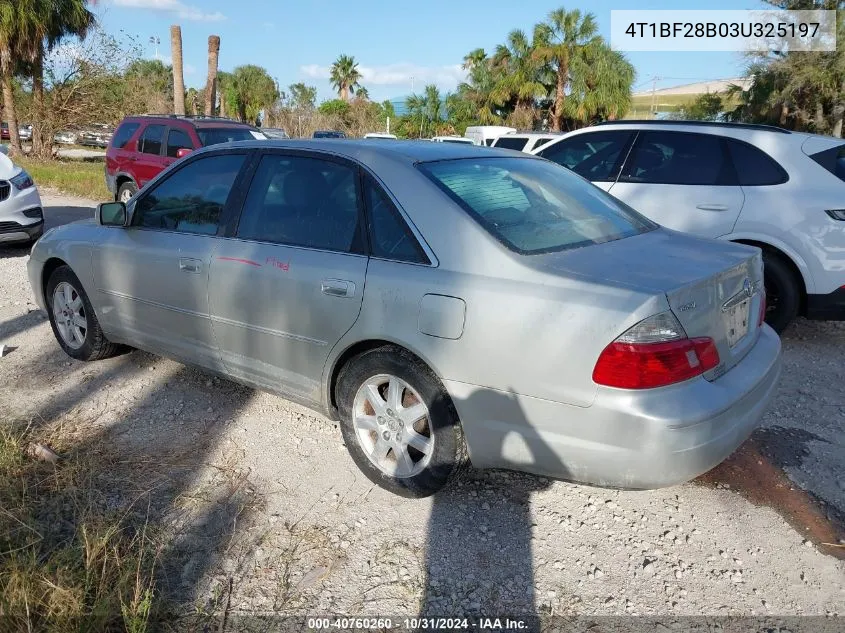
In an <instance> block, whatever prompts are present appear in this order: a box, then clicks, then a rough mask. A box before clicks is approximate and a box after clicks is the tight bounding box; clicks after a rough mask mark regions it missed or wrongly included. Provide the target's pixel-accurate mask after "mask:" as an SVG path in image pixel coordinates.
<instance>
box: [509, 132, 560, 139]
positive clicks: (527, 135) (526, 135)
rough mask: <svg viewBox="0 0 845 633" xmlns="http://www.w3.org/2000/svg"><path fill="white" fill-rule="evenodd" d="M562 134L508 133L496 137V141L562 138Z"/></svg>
mask: <svg viewBox="0 0 845 633" xmlns="http://www.w3.org/2000/svg"><path fill="white" fill-rule="evenodd" d="M562 135H563V132H510V133H508V134H502V135H501V136H498V137H497V139H500V138H555V137H556V136H562Z"/></svg>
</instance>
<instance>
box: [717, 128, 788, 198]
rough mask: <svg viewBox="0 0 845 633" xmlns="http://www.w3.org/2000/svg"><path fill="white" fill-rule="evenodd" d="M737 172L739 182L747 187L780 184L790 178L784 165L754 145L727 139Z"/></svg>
mask: <svg viewBox="0 0 845 633" xmlns="http://www.w3.org/2000/svg"><path fill="white" fill-rule="evenodd" d="M725 141H726V142H727V144H728V151H729V152H730V155H731V160H732V161H733V166H734V171H735V172H736V177H737V184H740V185H743V186H745V187H755V186H756V187H759V186H764V185H780V184H783V183H785V182H786V181H787V180H789V176H788V175H787V174H786V171H784V169H783V167H781V166H780V165H778V164H777V162H775V160H774V159H773V158H771V157H770V156H769V155H768V154H766V153H765V152H763V151H761V150H759V149H757V148H756V147H754V146H753V145H749V144H748V143H743V142H741V141H736V140H734V139H725Z"/></svg>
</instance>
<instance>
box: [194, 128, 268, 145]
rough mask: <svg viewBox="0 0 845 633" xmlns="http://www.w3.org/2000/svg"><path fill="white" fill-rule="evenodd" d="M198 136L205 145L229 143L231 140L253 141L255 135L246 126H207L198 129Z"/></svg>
mask: <svg viewBox="0 0 845 633" xmlns="http://www.w3.org/2000/svg"><path fill="white" fill-rule="evenodd" d="M197 136H199V137H200V143H202V145H203V147H208V146H209V145H217V144H218V143H229V142H231V141H251V140H253V139H254V138H255V137H254V136H253V135H252V132H250V130H249V128H245V127H233V128H228V127H207V128H199V129H197Z"/></svg>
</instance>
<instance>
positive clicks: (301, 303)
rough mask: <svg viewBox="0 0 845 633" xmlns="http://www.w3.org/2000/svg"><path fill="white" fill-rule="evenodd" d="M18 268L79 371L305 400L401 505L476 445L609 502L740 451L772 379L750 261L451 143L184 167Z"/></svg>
mask: <svg viewBox="0 0 845 633" xmlns="http://www.w3.org/2000/svg"><path fill="white" fill-rule="evenodd" d="M29 277H30V281H31V283H32V288H33V291H34V293H35V296H36V298H37V301H38V302H39V304H40V305H41V307H42V308H43V309H45V310H46V311H47V313H48V314H49V317H50V322H51V324H52V326H53V331H54V333H55V335H56V338H57V340H58V342H59V345H61V347H62V348H63V349H64V351H65V352H66V353H67V354H68V355H70V356H71V357H73V358H75V359H79V360H96V359H101V358H106V357H108V356H111V355H113V354H115V353H117V352H118V351H119V348H120V346H131V347H136V348H140V349H144V350H148V351H150V352H153V353H156V354H161V355H164V356H168V357H172V358H174V359H177V360H180V361H183V362H186V363H190V364H193V365H197V366H200V367H203V368H205V369H206V370H208V371H211V372H215V373H218V374H220V375H223V376H226V377H228V378H230V379H232V380H236V381H238V382H241V383H243V384H246V385H251V386H254V387H257V388H259V389H265V390H268V391H272V392H275V393H278V394H279V395H281V396H283V397H285V398H288V399H291V400H294V401H297V402H300V403H303V404H305V405H306V406H309V407H312V408H314V409H316V410H318V411H320V412H321V413H323V414H325V415H327V416H329V417H331V418H334V419H338V420H340V427H341V430H342V433H343V437H344V440H345V443H346V446H347V447H348V449H349V452H350V453H351V455H352V458H353V459H354V460H355V462H356V463H357V464H358V466H359V467H360V468H361V470H362V471H363V472H364V473H365V474H366V475H367V476H368V477H369V478H370V479H372V480H373V481H374V482H376V483H377V484H379V485H381V486H383V487H385V488H387V489H388V490H391V491H393V492H395V493H398V494H401V495H405V496H425V495H428V494H431V493H433V492H435V491H437V490H438V489H439V488H441V487H442V486H443V485H444V484H445V483H446V482H447V481H448V480H449V479H450V477H452V475H453V474H454V473H455V472H457V470H458V468H459V467H460V466H461V464H462V462H463V461H465V460H466V457H467V453H468V457H469V459H470V460H471V462H472V464H473V465H474V466H475V467H480V468H510V469H516V470H522V471H528V472H532V473H539V474H543V475H549V476H552V477H557V478H564V479H569V480H573V481H581V482H589V483H593V484H599V485H604V486H616V487H625V488H650V487H659V486H667V485H672V484H675V483H679V482H683V481H686V480H688V479H690V478H693V477H695V476H697V475H699V474H700V473H703V472H705V471H707V470H708V469H710V468H712V467H713V466H715V465H716V464H718V463H719V462H721V461H722V460H723V459H725V458H726V457H727V456H728V455H729V454H730V453H731V452H733V451H734V450H735V449H736V448H737V446H739V445H740V444H741V443H742V442H743V441H744V440H745V438H746V437H747V436H748V435H749V434H750V433H751V431H752V430H753V429H754V427H755V425H756V424H757V422H758V420H759V419H760V417H761V415H762V414H763V411H764V409H765V407H766V405H767V404H768V402H769V401H770V399H771V397H772V395H773V393H774V391H775V388H776V383H777V378H778V375H779V371H780V341H779V339H778V337H777V335H775V333H774V332H773V331H772V330H771V329H770V328H769V327H768V326H767V325H765V324H763V320H762V317H763V314H764V312H765V297H764V293H763V290H762V287H763V286H762V261H761V256H760V251H759V250H758V249H756V248H753V247H749V246H743V245H738V244H731V243H724V242H717V241H712V240H704V239H698V238H694V237H690V236H687V235H681V234H678V233H675V232H672V231H669V230H666V229H663V228H661V227H660V226H658V225H656V224H654V223H653V222H651V221H649V220H647V219H646V218H644V217H643V216H641V215H639V214H638V213H636V212H635V211H633V210H631V209H630V208H628V207H626V206H624V204H622V203H620V202H618V201H617V200H615V199H614V198H612V197H610V196H609V195H607V194H606V193H604V192H603V191H601V190H600V189H598V188H597V187H594V186H593V185H591V184H590V183H588V182H587V181H585V180H583V179H582V178H580V177H579V176H576V175H574V174H573V173H571V172H569V171H568V170H566V169H564V168H562V167H559V166H558V165H555V164H554V163H551V162H548V161H545V160H543V159H539V158H536V157H532V156H529V155H526V154H518V153H515V152H508V151H503V150H491V149H488V148H476V147H465V146H462V145H457V144H448V143H430V142H403V141H396V142H393V143H376V144H373V143H371V142H366V141H350V140H345V141H336V140H307V141H269V142H268V141H263V142H258V141H254V142H253V141H247V142H243V143H234V144H228V145H221V146H214V147H213V148H209V149H205V150H200V151H196V152H193V153H192V154H190V155H189V156H187V157H186V158H184V159H182V160H180V161H178V162H176V163H175V164H174V165H173V166H172V167H171V168H169V169H168V170H166V171H165V172H163V173H162V174H161V175H159V176H158V177H157V178H156V179H154V180H153V181H151V182H150V183H149V184H148V185H147V186H145V187H144V188H143V189H142V190H141V191H140V192H138V194H136V195H135V196H134V197H133V198H132V199H131V200H129V202H128V203H127V204H124V203H122V202H111V203H104V204H102V205H100V207H99V209H98V211H97V215H96V219H94V220H90V221H85V222H80V223H76V224H71V225H67V226H64V227H61V228H58V229H53V230H51V231H49V232H48V233H47V234H46V235H45V236H44V237H43V238H42V239H41V240H39V242H38V243H37V244H36V245H35V247H34V249H33V251H32V256H31V259H30V261H29Z"/></svg>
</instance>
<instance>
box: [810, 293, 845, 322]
mask: <svg viewBox="0 0 845 633" xmlns="http://www.w3.org/2000/svg"><path fill="white" fill-rule="evenodd" d="M807 318H808V319H817V320H821V321H845V286H842V287H841V288H838V289H836V290H834V291H833V292H831V293H830V294H826V295H807Z"/></svg>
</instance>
